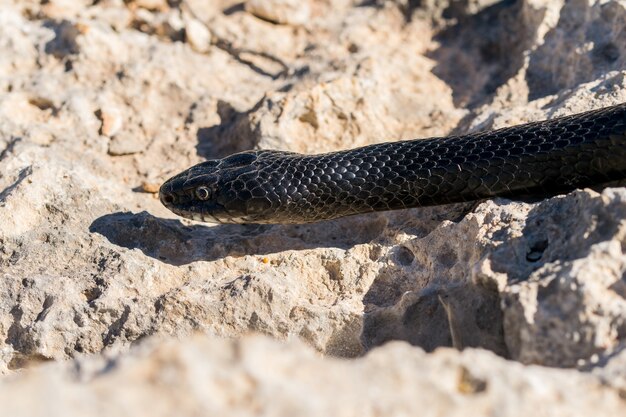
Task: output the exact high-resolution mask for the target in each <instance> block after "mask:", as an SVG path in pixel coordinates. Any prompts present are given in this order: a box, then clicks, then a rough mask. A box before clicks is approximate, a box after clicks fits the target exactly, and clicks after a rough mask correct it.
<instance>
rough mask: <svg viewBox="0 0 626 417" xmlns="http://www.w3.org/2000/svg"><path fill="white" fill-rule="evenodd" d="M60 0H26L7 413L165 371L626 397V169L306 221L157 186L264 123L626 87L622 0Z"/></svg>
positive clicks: (241, 385) (295, 406)
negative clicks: (178, 205) (281, 221)
mask: <svg viewBox="0 0 626 417" xmlns="http://www.w3.org/2000/svg"><path fill="white" fill-rule="evenodd" d="M40 3H41V2H20V1H5V2H3V3H2V6H0V73H2V74H3V76H2V77H0V372H1V373H3V374H9V375H8V376H6V377H2V378H0V384H2V385H3V389H2V390H0V397H2V398H1V400H0V401H2V404H3V412H4V413H6V414H7V415H9V414H11V415H20V413H21V414H28V415H33V414H37V410H35V408H34V407H36V405H32V404H33V403H32V401H27V400H24V398H33V396H36V398H43V397H45V395H48V394H46V393H51V394H49V395H50V396H52V395H54V398H55V399H59V401H60V402H59V406H58V407H59V410H60V411H59V414H64V415H65V414H70V413H71V411H69V409H70V404H84V406H83V405H80V407H78V406H77V407H78V408H75V410H77V411H75V412H76V413H79V412H81V411H84V410H87V411H85V413H83V414H86V413H88V412H92V413H95V412H96V411H94V410H99V409H100V408H99V407H111V408H110V409H111V410H112V411H114V412H118V411H119V407H122V406H121V405H120V404H122V402H123V401H124V399H125V398H129V400H128V401H130V402H131V403H132V404H135V402H134V401H137V399H138V398H142V397H141V396H142V395H144V394H145V395H150V397H151V398H158V400H159V401H160V402H159V401H156V402H154V403H152V402H148V405H145V404H146V402H145V401H144V402H142V404H144V405H143V407H144V408H142V410H144V409H145V410H146V411H145V413H151V414H153V413H154V412H155V410H156V409H157V407H159V406H160V405H161V404H162V405H163V407H162V408H160V410H170V409H172V410H173V409H174V408H173V407H177V408H176V410H177V411H180V410H182V411H180V414H191V413H192V411H193V410H201V411H203V410H205V408H202V407H207V408H206V410H207V411H208V410H211V411H212V412H213V413H214V414H219V415H222V414H227V411H224V410H225V407H226V405H220V404H221V403H220V404H218V403H217V400H216V401H215V402H213V401H212V402H211V403H210V404H209V403H207V402H206V401H205V399H206V398H218V399H219V398H226V399H229V398H231V399H234V400H233V401H234V404H236V407H239V408H236V409H237V410H241V412H242V413H243V414H246V413H247V414H252V413H254V412H255V409H252V407H253V406H254V404H257V407H258V408H257V409H256V411H257V412H256V413H257V414H258V413H259V412H262V411H263V410H269V411H268V414H272V412H273V411H275V412H274V414H276V415H287V414H289V415H293V414H302V413H304V411H303V412H302V413H300V412H299V411H300V410H303V409H304V408H305V407H314V406H315V405H316V404H321V405H320V406H319V407H320V408H319V409H317V408H315V409H314V410H313V411H311V415H317V414H323V415H342V414H346V415H350V413H351V412H352V414H354V413H356V414H359V415H367V414H368V413H370V411H371V413H370V414H374V413H375V412H374V411H372V410H377V411H376V413H378V414H385V415H388V414H391V415H393V414H403V413H404V414H407V415H408V414H411V415H412V414H415V413H416V411H417V410H419V411H420V412H428V411H425V410H433V411H432V413H433V414H437V415H440V414H444V413H445V414H452V415H453V414H458V415H466V414H467V410H468V409H471V410H477V411H476V414H477V415H488V414H492V413H493V410H498V412H499V413H502V414H504V415H519V414H522V413H528V412H537V410H543V409H547V407H550V409H552V408H554V409H555V410H559V411H561V412H562V413H563V414H565V413H567V414H568V415H570V414H571V415H577V414H580V415H585V414H589V407H590V406H591V404H593V407H594V410H595V411H598V412H602V411H606V413H607V414H609V413H613V414H615V410H616V407H617V406H618V405H617V404H618V402H617V401H618V400H617V399H616V398H617V397H616V396H617V395H621V396H622V397H623V395H624V394H623V393H624V383H623V379H624V378H623V372H620V369H621V368H620V367H623V366H622V362H623V356H624V355H623V350H624V343H625V342H624V335H625V334H626V327H625V320H626V310H625V309H626V304H625V303H626V301H625V298H626V291H624V278H623V276H624V271H625V268H626V267H625V265H626V260H625V259H624V255H623V254H622V248H623V246H624V243H623V242H624V239H625V238H624V227H623V223H624V218H626V206H625V203H624V202H625V201H626V194H625V191H624V188H620V187H617V186H616V187H615V188H607V189H604V190H602V189H600V188H599V189H597V190H590V189H586V190H577V191H574V192H571V193H568V194H565V195H561V196H551V197H546V198H543V199H535V200H523V201H510V200H506V199H493V200H486V201H482V202H477V203H475V204H457V205H448V206H442V207H426V208H421V209H412V210H402V211H397V212H393V213H373V214H369V215H364V216H356V217H349V218H344V219H338V220H334V221H329V222H322V223H318V224H307V225H291V226H289V225H284V226H244V225H207V224H199V223H195V222H192V221H188V220H185V219H181V218H178V217H176V216H175V215H174V214H172V213H171V212H169V211H168V210H166V209H165V208H164V207H163V206H162V205H161V204H160V202H159V201H158V199H157V198H155V193H156V191H157V190H158V187H159V185H160V183H161V182H162V181H163V180H165V179H166V178H168V177H170V176H171V175H173V174H175V173H177V172H180V171H181V170H183V169H185V168H187V167H189V166H190V165H192V164H195V163H197V162H200V161H202V160H203V159H205V158H215V157H221V156H224V155H226V154H229V153H232V152H236V151H240V150H244V149H250V148H264V149H269V148H279V149H284V150H291V151H297V152H306V153H317V152H327V151H333V150H336V149H342V148H349V147H354V146H361V145H367V144H371V143H376V142H381V141H386V140H396V139H409V138H416V137H427V136H441V135H448V134H462V133H466V132H473V131H479V130H484V129H492V128H499V127H503V126H509V125H513V124H518V123H523V122H527V121H531V120H540V119H545V118H551V117H557V116H561V115H566V114H571V113H576V112H580V111H585V110H588V109H592V108H598V107H602V106H608V105H612V104H616V103H620V102H625V101H626V82H625V81H624V80H625V77H624V72H623V68H624V62H622V61H623V56H624V54H623V53H622V52H623V51H622V50H621V48H622V46H623V45H626V43H625V42H624V39H622V36H623V31H622V30H621V29H622V28H623V26H624V25H623V19H624V15H625V14H624V10H625V8H624V5H623V2H620V1H617V0H608V1H602V2H591V3H589V2H546V1H542V0H523V1H518V2H497V3H496V2H493V1H491V0H484V1H483V0H479V1H462V2H457V1H455V2H433V1H424V2H409V1H376V2H358V4H356V3H355V2H353V1H350V0H333V1H327V2H306V3H302V2H299V3H297V4H296V3H293V2H290V3H286V2H283V3H280V4H278V3H277V2H248V3H246V4H245V5H244V4H242V3H240V2H232V1H216V2H201V1H196V0H186V1H178V2H122V1H100V2H74V3H72V4H71V5H70V4H69V3H67V2H66V1H49V2H44V3H45V4H40ZM149 3H151V4H152V5H149ZM417 3H419V4H420V5H421V6H420V7H417ZM66 4H67V5H68V7H64V5H66ZM255 4H256V5H257V6H258V7H261V6H260V5H261V4H263V5H265V6H267V5H270V4H274V5H276V7H274V8H273V9H268V10H270V12H273V13H275V15H274V16H275V17H274V18H272V19H275V22H280V24H276V23H272V22H270V21H268V19H269V18H268V17H262V18H258V17H256V16H255V15H253V14H252V13H250V12H249V11H247V10H251V9H250V8H251V7H253V6H254V7H257V6H255ZM288 4H291V5H294V6H297V8H296V9H288V8H286V6H285V5H288ZM302 4H305V5H308V6H309V11H308V12H307V13H308V17H307V18H306V19H305V21H298V20H297V19H295V20H293V19H294V16H295V15H298V13H299V12H301V11H302V10H304V9H302V7H306V6H302ZM281 5H283V6H281ZM287 10H296V12H294V13H295V14H289V13H287V14H285V15H279V14H278V13H279V12H280V13H284V12H286V11H287ZM259 13H260V12H259ZM268 13H269V12H268ZM290 13H291V12H290ZM276 16H288V17H286V18H284V19H283V17H280V19H281V20H277V19H278V17H276ZM285 19H287V20H285ZM563 62H567V63H568V64H567V65H563V64H562V63H563ZM195 333H202V334H203V335H204V336H194V337H191V336H190V335H191V334H195ZM248 333H262V334H264V335H266V336H268V337H272V338H274V339H278V341H268V339H264V338H260V339H259V338H253V339H246V338H244V335H246V334H248ZM179 339H180V340H182V342H176V341H175V340H179ZM295 339H298V340H299V341H300V342H296V341H295ZM140 340H148V342H147V344H146V345H144V346H143V347H142V346H139V347H138V348H137V349H136V350H132V351H131V352H130V353H125V352H127V351H128V350H129V349H131V346H134V345H136V344H138V342H139V341H140ZM399 340H404V341H406V342H409V343H399V342H397V341H399ZM279 341H282V342H279ZM387 344H389V345H387ZM305 345H306V346H308V347H305ZM381 345H385V346H381ZM379 346H380V348H379ZM451 347H455V348H456V349H457V350H462V352H458V351H457V350H453V349H449V348H451ZM311 349H312V350H313V352H316V353H313V352H312V351H311ZM488 351H490V352H488ZM235 352H240V353H241V352H243V353H241V355H240V354H235ZM494 354H495V355H498V356H500V358H498V357H497V356H495V355H494ZM238 355H239V356H238ZM337 357H340V358H355V360H354V361H350V362H348V361H342V360H339V359H337ZM503 358H506V359H508V361H507V360H505V359H503ZM64 361H71V362H69V363H62V362H64ZM281 361H284V362H281ZM44 362H55V363H51V364H44ZM57 362H58V363H57ZM191 363H193V370H194V372H189V369H192V368H191V365H189V364H191ZM532 364H541V365H546V366H553V367H559V368H570V369H544V368H538V367H536V366H532ZM296 365H297V366H296ZM27 367H31V368H34V369H32V371H23V368H27ZM107 367H109V368H107ZM178 367H181V369H183V370H180V371H179V368H178ZM103 369H110V371H109V372H102V370H103ZM172 369H174V371H172V372H174V375H175V376H174V377H171V378H173V379H172V380H173V381H176V383H169V382H167V383H163V384H159V383H157V382H155V379H151V378H149V376H150V375H159V378H161V375H165V376H163V378H164V379H163V380H167V381H169V379H167V378H170V377H168V376H167V375H171V374H168V373H167V372H168V370H172ZM268 370H269V371H268ZM299 370H301V372H300V371H299ZM31 372H32V373H31ZM152 372H154V373H152ZM195 372H200V374H201V375H203V376H202V381H200V382H198V380H197V379H198V377H196V375H199V374H198V373H195ZM11 374H12V375H11ZM146 375H148V376H146ZM250 375H252V376H250ZM224 380H227V381H229V382H232V384H231V383H226V384H224V383H223V381H224ZM68 381H69V382H68ZM159 381H160V379H159ZM180 381H183V383H180ZM207 381H209V382H207ZM250 381H252V382H250ZM361 381H363V382H361ZM537 381H540V382H537ZM120 387H125V388H124V389H127V390H129V389H132V390H133V391H128V394H126V391H124V390H123V389H122V388H120ZM128 387H131V388H128ZM211 387H213V388H211ZM372 387H374V388H375V389H374V390H372ZM520 387H521V388H520ZM163 388H165V389H167V391H166V392H161V390H163ZM135 390H136V391H135ZM206 390H209V391H206ZM210 390H213V391H210ZM278 390H280V391H281V392H278ZM195 392H198V393H199V394H197V396H194V395H195V394H193V393H195ZM283 392H288V393H290V394H292V396H291V397H290V396H289V395H287V396H285V395H282V396H281V395H280V394H281V393H283ZM103 393H106V394H103ZM157 393H158V394H159V395H155V394H157ZM215 393H218V394H219V395H218V394H215ZM250 393H251V394H250ZM247 394H250V395H251V397H242V396H241V395H247ZM125 395H128V397H125ZM416 395H417V396H418V397H416ZM422 395H423V396H424V397H423V398H422ZM26 396H28V397H26ZM187 396H192V398H191V399H190V400H189V404H191V405H190V408H189V410H192V411H189V412H187V409H182V408H181V404H187V403H186V402H184V401H178V400H179V399H186V398H188V397H187ZM249 398H255V399H258V402H257V403H254V402H251V401H248V400H247V399H249ZM269 398H271V400H269ZM74 399H75V400H76V401H75V402H74V401H73V400H74ZM118 401H119V402H118ZM185 401H186V400H185ZM246 401H247V402H246ZM622 401H623V400H622ZM52 403H54V402H45V404H46V408H45V409H43V411H42V413H43V412H48V411H50V409H49V407H53V406H54V404H53V405H51V404H52ZM137 404H139V402H138V401H137ZM207 404H208V405H207ZM246 404H248V405H246ZM249 404H253V405H249ZM424 405H426V407H425V406H424ZM133 406H134V405H133ZM622 406H623V404H622ZM18 407H22V408H20V409H18ZM136 407H139V405H137V406H136ZM145 407H148V408H145ZM149 407H154V409H152V408H149ZM208 407H214V408H208ZM220 407H222V408H220ZM246 407H249V408H246ZM376 407H378V408H376ZM417 407H419V408H417ZM183 408H184V407H183ZM103 409H105V408H103ZM106 409H108V408H106ZM20 410H21V411H20ZM133 410H134V409H133ZM258 410H261V411H258ZM346 410H347V411H346ZM353 410H357V411H353ZM381 410H382V411H381ZM13 411H15V412H13ZM270 411H272V412H270ZM133 414H140V411H137V412H133ZM169 414H171V413H169Z"/></svg>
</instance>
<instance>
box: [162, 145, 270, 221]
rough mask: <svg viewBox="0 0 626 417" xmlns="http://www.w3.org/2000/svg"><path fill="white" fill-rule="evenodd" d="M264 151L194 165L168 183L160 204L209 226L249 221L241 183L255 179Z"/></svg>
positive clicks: (165, 185)
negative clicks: (257, 166) (257, 163)
mask: <svg viewBox="0 0 626 417" xmlns="http://www.w3.org/2000/svg"><path fill="white" fill-rule="evenodd" d="M262 153H263V151H249V152H242V153H238V154H234V155H231V156H229V157H227V158H224V159H214V160H209V161H206V162H202V163H200V164H198V165H194V166H192V167H191V168H189V169H187V170H185V171H183V172H181V173H180V174H178V175H175V176H173V177H172V178H170V179H169V180H167V181H165V182H164V183H163V185H162V186H161V188H160V190H159V198H160V200H161V203H163V205H164V206H165V207H167V208H168V209H169V210H171V211H172V212H174V213H175V214H177V215H179V216H182V217H186V218H188V219H192V220H199V221H205V222H210V223H242V222H247V221H249V219H248V216H249V214H250V210H249V208H250V207H251V206H250V202H249V201H243V200H242V199H241V198H240V197H241V194H242V193H241V190H239V189H238V188H239V184H240V183H243V181H245V182H246V183H249V181H250V179H251V178H250V177H254V176H256V175H257V174H256V162H257V160H258V158H259V155H260V154H262Z"/></svg>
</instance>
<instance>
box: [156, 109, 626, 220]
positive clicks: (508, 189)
mask: <svg viewBox="0 0 626 417" xmlns="http://www.w3.org/2000/svg"><path fill="white" fill-rule="evenodd" d="M625 178H626V103H622V104H618V105H614V106H610V107H604V108H600V109H596V110H591V111H587V112H583V113H578V114H573V115H569V116H564V117H558V118H552V119H549V120H543V121H536V122H530V123H525V124H520V125H516V126H512V127H505V128H502V129H497V130H491V131H482V132H475V133H469V134H465V135H453V136H447V137H435V138H427V139H413V140H404V141H392V142H385V143H378V144H373V145H369V146H364V147H359V148H354V149H348V150H341V151H336V152H330V153H322V154H317V155H308V154H300V153H295V152H287V151H279V150H263V149H261V150H250V151H244V152H240V153H235V154H233V155H230V156H227V157H225V158H221V159H211V160H207V161H205V162H201V163H199V164H197V165H194V166H192V167H190V168H188V169H186V170H185V171H183V172H181V173H179V174H177V175H175V176H173V177H172V178H170V179H168V180H167V181H165V182H164V183H163V185H162V186H161V187H160V190H159V198H160V200H161V202H162V203H163V205H165V207H166V208H168V209H169V210H171V211H172V212H174V213H175V214H177V215H179V216H182V217H186V218H189V219H193V220H198V221H205V222H211V223H259V224H276V223H288V224H300V223H311V222H317V221H321V220H329V219H335V218H339V217H343V216H350V215H355V214H362V213H368V212H378V211H387V210H398V209H408V208H414V207H422V206H432V205H443V204H450V203H459V202H467V201H476V200H482V199H488V198H494V197H503V198H509V199H514V198H516V197H521V196H553V195H557V194H560V193H566V192H570V191H572V190H574V189H577V188H584V187H593V186H597V185H602V184H607V183H611V182H614V181H619V180H623V179H625Z"/></svg>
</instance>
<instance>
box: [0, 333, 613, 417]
mask: <svg viewBox="0 0 626 417" xmlns="http://www.w3.org/2000/svg"><path fill="white" fill-rule="evenodd" d="M107 359H108V360H105V359H100V358H98V359H96V360H93V359H77V360H74V361H72V362H70V363H67V364H58V365H52V366H50V365H46V366H43V367H41V368H39V369H36V370H32V371H27V372H24V373H21V374H20V375H18V376H16V377H13V378H11V380H10V381H5V382H2V381H0V387H1V388H2V389H1V390H0V401H2V404H3V409H4V410H5V412H6V413H7V414H8V415H11V416H15V417H20V416H39V415H49V413H50V412H54V413H58V414H63V415H67V416H73V415H81V416H91V415H102V414H107V415H119V414H120V413H132V414H133V415H140V416H143V415H146V416H148V415H161V414H162V415H166V414H170V413H174V414H177V415H197V414H203V415H209V414H210V415H221V416H231V415H232V416H235V415H237V416H253V415H254V416H255V415H259V413H262V414H267V415H272V416H285V417H287V416H293V415H306V416H328V415H333V416H356V415H378V414H379V413H384V414H385V415H416V414H420V415H427V416H438V415H447V416H463V415H467V412H468V410H472V413H475V414H476V415H486V414H489V413H490V412H493V410H494V407H497V413H498V415H501V416H507V417H514V416H525V415H528V414H529V413H533V412H536V410H544V409H545V407H546V404H549V405H550V408H549V409H550V413H549V414H552V413H554V415H568V416H586V415H590V414H594V415H619V414H620V412H621V410H622V409H623V406H624V400H623V399H621V398H620V397H619V396H618V395H617V393H615V392H614V391H612V390H611V389H609V388H607V387H604V386H602V385H601V384H600V383H599V382H598V381H596V380H595V379H594V378H593V377H591V376H590V375H584V374H578V373H577V372H575V371H561V370H554V369H546V368H541V367H527V368H523V367H522V366H521V365H519V364H516V363H509V362H507V361H505V360H503V359H501V358H498V357H497V356H495V355H493V354H491V353H489V352H485V351H478V350H467V351H465V352H463V353H462V354H458V353H457V352H455V351H451V350H444V349H442V350H439V351H437V352H436V353H434V354H432V355H427V354H425V353H424V352H423V351H421V350H420V349H415V348H411V347H409V345H407V344H403V343H400V342H394V343H390V344H389V345H387V346H385V347H384V348H380V349H376V350H374V351H372V352H371V353H370V354H368V355H367V356H366V357H364V358H359V359H357V360H353V361H347V360H336V359H324V358H320V357H319V356H317V355H315V354H314V352H313V351H311V350H310V349H308V348H306V347H305V346H303V345H302V344H299V343H294V342H291V343H289V344H286V345H285V344H280V343H277V342H276V341H273V340H270V339H268V338H265V337H247V338H244V339H243V340H238V341H227V340H214V339H210V338H207V337H199V336H196V337H192V338H185V339H184V340H182V341H166V342H156V341H149V342H148V343H142V344H141V345H140V346H139V347H137V348H135V349H133V351H131V353H130V354H126V355H121V356H119V355H118V356H114V355H109V357H108V358H107ZM522 369H523V370H524V371H523V372H521V370H522ZM47 397H51V398H55V401H54V402H53V403H51V404H47V405H46V406H45V407H43V406H41V407H40V406H31V405H29V402H28V401H27V399H28V398H47ZM146 399H150V400H149V401H146ZM30 404H32V403H30Z"/></svg>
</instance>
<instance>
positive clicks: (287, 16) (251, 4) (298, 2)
mask: <svg viewBox="0 0 626 417" xmlns="http://www.w3.org/2000/svg"><path fill="white" fill-rule="evenodd" d="M246 11H248V12H250V13H252V14H253V15H255V16H258V17H260V18H261V19H265V20H269V21H271V22H275V23H282V24H288V25H302V24H305V23H307V21H308V20H309V17H310V14H311V8H310V5H309V1H308V0H304V1H303V0H248V1H247V2H246Z"/></svg>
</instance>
